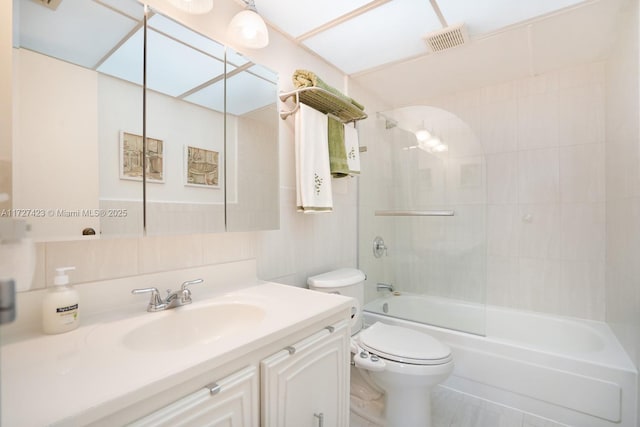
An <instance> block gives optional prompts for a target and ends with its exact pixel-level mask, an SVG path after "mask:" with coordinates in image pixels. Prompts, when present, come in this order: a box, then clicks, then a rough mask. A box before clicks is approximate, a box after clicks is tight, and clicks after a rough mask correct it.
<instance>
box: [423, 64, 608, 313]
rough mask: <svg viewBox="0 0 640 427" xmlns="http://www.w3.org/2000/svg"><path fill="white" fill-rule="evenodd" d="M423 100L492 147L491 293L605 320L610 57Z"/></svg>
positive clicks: (493, 300)
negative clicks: (607, 62)
mask: <svg viewBox="0 0 640 427" xmlns="http://www.w3.org/2000/svg"><path fill="white" fill-rule="evenodd" d="M425 105H431V106H436V107H440V108H443V109H445V110H448V111H450V112H453V113H454V114H456V115H458V116H459V117H460V118H461V119H462V120H464V121H465V122H466V123H467V124H469V126H470V127H471V128H472V129H473V130H474V131H475V133H476V136H477V138H478V139H479V141H480V143H481V144H482V146H483V149H484V152H485V155H486V165H487V171H486V173H487V294H486V301H487V303H488V304H496V305H503V306H508V307H513V308H518V309H527V310H535V311H542V312H551V313H556V314H562V315H569V316H576V317H581V318H590V319H596V320H604V317H605V300H604V297H605V295H604V290H605V283H604V278H605V251H604V242H605V63H604V62H597V63H591V64H586V65H581V66H578V67H573V68H569V69H563V70H559V71H555V72H550V73H545V74H541V75H538V76H535V77H531V78H526V79H522V80H516V81H510V82H507V83H503V84H499V85H495V86H489V87H484V88H482V89H480V90H474V91H469V92H463V93H457V94H453V95H450V96H446V97H442V98H439V99H437V100H429V101H428V102H425Z"/></svg>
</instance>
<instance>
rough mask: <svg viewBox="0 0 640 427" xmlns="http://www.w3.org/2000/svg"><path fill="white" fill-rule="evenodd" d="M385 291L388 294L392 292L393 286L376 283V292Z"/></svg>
mask: <svg viewBox="0 0 640 427" xmlns="http://www.w3.org/2000/svg"><path fill="white" fill-rule="evenodd" d="M385 289H386V290H388V291H389V292H393V291H394V289H393V285H392V284H391V283H378V284H376V290H377V291H378V292H380V291H384V290H385Z"/></svg>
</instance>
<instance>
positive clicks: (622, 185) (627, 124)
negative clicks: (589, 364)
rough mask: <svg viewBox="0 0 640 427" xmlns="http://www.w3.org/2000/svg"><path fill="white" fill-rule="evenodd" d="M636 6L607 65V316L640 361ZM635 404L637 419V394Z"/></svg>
mask: <svg viewBox="0 0 640 427" xmlns="http://www.w3.org/2000/svg"><path fill="white" fill-rule="evenodd" d="M639 15H640V8H639V4H638V2H637V1H633V2H628V3H627V9H626V10H625V11H624V13H623V16H624V20H623V21H622V22H621V25H620V27H619V31H620V34H619V37H620V40H619V42H618V43H616V45H615V47H614V49H613V50H612V52H611V53H610V56H609V61H608V62H607V68H606V75H607V79H606V115H605V123H606V132H605V134H606V144H607V145H606V169H605V171H606V172H605V174H606V194H607V198H606V207H605V209H606V213H605V223H606V233H605V241H606V245H605V247H606V249H605V253H606V264H605V269H604V270H605V272H604V273H601V274H604V275H605V277H606V289H605V292H606V301H607V304H606V320H607V323H609V325H610V326H611V328H612V329H613V331H614V332H615V333H616V335H617V336H618V339H619V340H620V342H621V344H622V345H623V346H624V348H625V350H626V351H627V353H628V354H629V356H630V357H631V359H632V360H633V361H634V362H635V364H636V366H640V328H639V327H638V325H640V287H639V286H638V277H640V263H639V262H638V254H639V253H640V192H639V191H638V189H640V186H639V185H638V184H639V183H640V180H639V179H638V177H640V148H639V147H640V119H639V118H640V65H639V63H640V54H639V52H640V35H639V34H640V23H639V21H640V19H639ZM636 409H637V411H638V419H640V399H639V400H638V401H637V405H636Z"/></svg>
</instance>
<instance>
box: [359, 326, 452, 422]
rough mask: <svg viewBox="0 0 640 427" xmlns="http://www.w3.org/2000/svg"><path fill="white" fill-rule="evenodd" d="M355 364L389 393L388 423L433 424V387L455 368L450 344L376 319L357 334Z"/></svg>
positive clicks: (386, 401)
mask: <svg viewBox="0 0 640 427" xmlns="http://www.w3.org/2000/svg"><path fill="white" fill-rule="evenodd" d="M356 345H357V346H358V353H357V354H355V355H354V358H353V361H354V363H355V365H356V366H357V367H358V368H360V369H364V370H366V371H368V373H369V375H370V377H371V379H372V381H373V382H374V383H375V384H376V385H377V386H379V387H380V388H381V389H382V390H384V392H385V418H386V421H387V424H388V426H390V427H394V426H403V427H404V426H406V427H410V426H416V427H428V426H430V425H431V389H432V388H433V387H434V386H435V385H437V384H439V383H441V382H442V381H444V380H445V379H447V377H448V376H449V375H451V372H452V371H453V357H452V356H451V350H450V349H449V347H448V346H446V345H445V344H443V343H441V342H440V341H438V340H436V339H435V338H433V337H431V336H429V335H427V334H424V333H422V332H418V331H414V330H412V329H408V328H403V327H399V326H391V325H386V324H384V323H380V322H376V323H374V324H373V325H371V326H370V327H369V328H367V329H364V330H363V331H361V332H360V333H359V334H358V336H357V337H356Z"/></svg>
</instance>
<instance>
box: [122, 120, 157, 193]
mask: <svg viewBox="0 0 640 427" xmlns="http://www.w3.org/2000/svg"><path fill="white" fill-rule="evenodd" d="M146 166H147V168H146V169H147V171H146V177H147V182H158V183H163V182H164V142H163V141H162V140H160V139H155V138H149V137H147V165H146ZM120 179H130V180H134V181H142V135H136V134H133V133H129V132H120Z"/></svg>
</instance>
